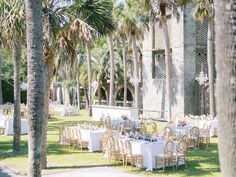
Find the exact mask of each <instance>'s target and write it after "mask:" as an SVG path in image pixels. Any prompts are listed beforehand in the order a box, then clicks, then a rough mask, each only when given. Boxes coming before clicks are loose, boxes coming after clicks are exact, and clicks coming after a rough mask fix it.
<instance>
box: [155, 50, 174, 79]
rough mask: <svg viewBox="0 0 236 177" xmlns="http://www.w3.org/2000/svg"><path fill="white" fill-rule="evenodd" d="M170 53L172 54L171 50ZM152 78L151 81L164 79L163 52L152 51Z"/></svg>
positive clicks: (164, 63)
mask: <svg viewBox="0 0 236 177" xmlns="http://www.w3.org/2000/svg"><path fill="white" fill-rule="evenodd" d="M170 51H171V52H172V50H170ZM152 78H153V79H154V78H155V79H164V78H166V62H165V51H164V50H157V51H153V60H152Z"/></svg>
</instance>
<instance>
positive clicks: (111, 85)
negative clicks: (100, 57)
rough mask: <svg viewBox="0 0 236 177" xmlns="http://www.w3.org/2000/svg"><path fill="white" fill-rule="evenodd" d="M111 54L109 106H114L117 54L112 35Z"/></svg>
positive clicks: (110, 42)
mask: <svg viewBox="0 0 236 177" xmlns="http://www.w3.org/2000/svg"><path fill="white" fill-rule="evenodd" d="M108 44H109V51H110V52H109V53H110V91H109V94H110V96H109V106H113V105H114V82H115V80H114V79H115V73H114V72H115V53H114V43H113V39H112V35H111V34H109V35H108Z"/></svg>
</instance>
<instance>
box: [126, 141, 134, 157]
mask: <svg viewBox="0 0 236 177" xmlns="http://www.w3.org/2000/svg"><path fill="white" fill-rule="evenodd" d="M125 152H126V154H127V155H130V156H132V146H131V143H130V141H129V140H125Z"/></svg>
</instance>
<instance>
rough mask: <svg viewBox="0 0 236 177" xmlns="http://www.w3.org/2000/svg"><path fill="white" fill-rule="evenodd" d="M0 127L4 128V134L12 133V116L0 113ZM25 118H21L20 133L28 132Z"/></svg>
mask: <svg viewBox="0 0 236 177" xmlns="http://www.w3.org/2000/svg"><path fill="white" fill-rule="evenodd" d="M0 127H3V128H5V133H4V135H13V133H14V132H13V118H8V117H6V116H4V115H0ZM27 127H28V124H27V120H25V119H21V134H27V133H28V128H27Z"/></svg>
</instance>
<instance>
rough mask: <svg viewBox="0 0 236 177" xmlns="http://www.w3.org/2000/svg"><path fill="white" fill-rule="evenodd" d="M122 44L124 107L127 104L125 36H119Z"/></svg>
mask: <svg viewBox="0 0 236 177" xmlns="http://www.w3.org/2000/svg"><path fill="white" fill-rule="evenodd" d="M121 43H122V55H123V67H124V103H123V105H124V107H125V106H126V102H127V57H126V46H125V35H124V34H123V35H122V36H121Z"/></svg>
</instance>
